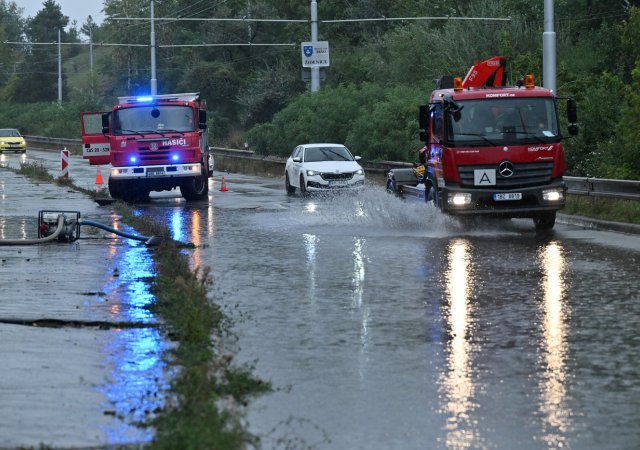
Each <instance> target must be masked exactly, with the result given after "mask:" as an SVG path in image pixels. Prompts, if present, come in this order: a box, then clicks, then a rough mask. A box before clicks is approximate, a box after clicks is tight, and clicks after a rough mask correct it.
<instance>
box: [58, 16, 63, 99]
mask: <svg viewBox="0 0 640 450" xmlns="http://www.w3.org/2000/svg"><path fill="white" fill-rule="evenodd" d="M58 103H62V50H61V43H60V28H58Z"/></svg>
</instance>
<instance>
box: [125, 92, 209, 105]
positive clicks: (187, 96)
mask: <svg viewBox="0 0 640 450" xmlns="http://www.w3.org/2000/svg"><path fill="white" fill-rule="evenodd" d="M199 97H200V93H199V92H186V93H181V94H160V95H142V96H139V95H136V96H127V97H118V103H119V104H121V105H122V104H124V103H151V102H153V101H154V100H169V101H181V102H195V101H196V100H198V99H199Z"/></svg>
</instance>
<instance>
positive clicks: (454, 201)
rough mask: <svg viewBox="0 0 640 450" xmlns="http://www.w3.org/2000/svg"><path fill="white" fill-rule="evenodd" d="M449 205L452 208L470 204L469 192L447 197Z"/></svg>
mask: <svg viewBox="0 0 640 450" xmlns="http://www.w3.org/2000/svg"><path fill="white" fill-rule="evenodd" d="M448 201H449V204H450V205H454V206H464V205H469V204H471V194H470V193H469V192H456V193H455V194H451V195H449V198H448Z"/></svg>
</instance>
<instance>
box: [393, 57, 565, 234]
mask: <svg viewBox="0 0 640 450" xmlns="http://www.w3.org/2000/svg"><path fill="white" fill-rule="evenodd" d="M505 69H506V60H505V58H504V57H502V56H495V57H493V58H490V59H487V60H486V61H482V62H478V63H476V64H475V65H473V67H471V69H470V70H469V72H468V73H467V75H466V77H465V78H464V79H462V78H460V77H457V78H453V77H450V76H449V77H442V78H441V79H440V80H438V82H437V86H436V89H435V90H434V91H433V92H432V93H431V97H430V99H429V103H428V104H426V105H421V106H420V109H419V125H420V128H421V132H420V140H421V141H424V147H423V151H424V152H423V154H424V157H422V158H421V159H422V161H421V162H422V164H420V165H416V167H414V168H400V169H392V170H390V171H389V172H388V173H387V191H389V192H392V193H395V194H397V195H400V196H402V197H404V198H413V199H419V200H421V201H427V202H432V203H433V204H434V205H435V206H437V207H438V208H439V209H440V210H442V212H444V213H447V214H450V215H454V216H458V217H460V216H474V215H476V216H477V215H484V216H495V217H506V218H518V217H519V218H531V219H533V222H534V225H535V227H536V229H539V230H546V229H551V228H553V226H554V224H555V220H556V212H557V211H558V210H560V209H561V208H563V207H564V204H565V194H566V186H565V183H564V181H563V179H562V177H563V174H564V172H565V158H564V151H563V148H562V145H561V141H562V140H563V136H562V134H561V132H560V122H559V120H558V115H557V102H558V100H560V98H559V97H557V96H556V95H555V93H554V92H552V91H550V90H548V89H545V88H542V87H539V86H535V83H534V77H533V75H526V76H525V77H524V78H523V79H522V80H520V81H518V82H517V83H516V85H514V86H506V70H505ZM563 100H566V101H567V102H566V110H567V119H568V122H569V125H568V132H569V134H570V135H576V134H577V133H578V127H577V125H576V122H577V108H576V102H575V100H574V99H572V98H564V99H563Z"/></svg>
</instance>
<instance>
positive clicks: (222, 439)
mask: <svg viewBox="0 0 640 450" xmlns="http://www.w3.org/2000/svg"><path fill="white" fill-rule="evenodd" d="M9 170H12V169H9ZM14 172H16V173H19V174H21V175H24V176H26V177H28V178H30V179H33V180H36V181H41V182H50V183H56V184H59V185H63V186H68V187H70V188H73V189H75V190H78V191H81V192H83V193H85V194H87V195H90V196H91V197H93V198H97V197H100V196H104V195H105V192H104V191H91V190H87V189H83V188H80V187H78V186H76V185H75V184H74V183H73V181H72V180H71V179H68V178H63V177H59V178H54V177H53V176H52V175H51V174H49V172H48V171H47V170H46V169H45V168H44V166H42V165H41V164H33V163H26V164H22V165H21V166H20V168H19V169H18V170H14ZM111 207H112V208H113V210H114V212H116V213H117V214H118V215H120V217H121V220H122V221H123V222H124V223H126V224H128V225H129V226H131V227H133V228H134V229H136V230H137V231H138V232H139V233H141V234H143V235H148V236H156V237H161V238H162V242H161V244H160V246H158V247H156V248H154V249H153V250H150V251H151V256H152V257H153V259H154V265H155V270H156V274H157V275H156V277H155V279H154V280H153V281H152V293H153V294H154V297H155V301H154V303H153V304H152V306H151V308H152V309H153V310H154V312H155V313H157V314H158V316H159V317H161V318H162V320H163V323H164V324H165V325H166V329H165V334H166V337H167V339H169V340H171V341H173V342H175V343H176V345H175V346H174V347H173V348H172V349H171V350H168V353H167V354H165V355H164V358H165V361H166V362H167V364H168V365H169V367H172V368H173V369H174V370H173V369H172V370H170V372H171V373H173V374H175V375H174V376H173V378H172V379H171V382H170V390H169V392H167V393H166V402H165V405H164V408H163V409H162V410H161V411H157V412H156V413H155V415H154V417H153V418H152V419H151V420H150V421H149V422H148V423H146V424H143V425H144V426H150V427H153V429H154V439H153V441H152V442H151V443H150V444H149V445H148V446H146V447H145V448H147V447H148V448H150V449H167V450H173V449H178V448H179V449H193V450H199V449H206V448H219V449H225V450H227V449H228V450H234V449H237V450H241V449H242V450H244V449H246V448H248V447H249V446H254V447H257V446H258V444H259V441H258V438H257V437H256V436H253V435H252V434H251V433H249V432H248V431H247V429H246V424H245V422H244V421H243V418H244V409H245V407H246V406H247V405H248V403H249V402H250V401H251V400H252V399H253V398H255V397H256V396H259V395H261V394H263V393H266V392H269V391H270V390H271V386H270V384H269V383H266V382H264V381H262V380H260V379H258V378H256V377H255V376H254V375H253V374H252V367H250V366H246V365H238V364H236V363H235V362H234V355H233V354H232V353H230V352H229V351H227V350H226V348H225V342H227V339H228V338H229V337H230V334H229V333H230V331H229V330H230V327H231V320H232V319H231V318H230V317H228V316H227V315H226V314H224V312H223V311H222V310H221V309H220V307H219V306H218V305H216V304H215V303H214V302H212V301H211V299H209V298H208V295H207V293H208V292H209V288H210V287H211V285H212V278H211V275H210V272H209V268H207V267H196V268H194V269H192V268H191V267H190V265H189V257H188V254H186V253H185V247H186V248H188V247H189V245H185V244H184V243H180V242H176V241H173V240H172V239H171V235H170V232H169V230H168V229H167V228H166V226H165V225H164V224H161V223H158V222H154V221H152V220H149V219H148V218H147V217H145V216H143V215H140V214H137V213H136V210H135V206H131V205H128V204H125V203H122V202H116V203H114V204H113V205H112V206H111Z"/></svg>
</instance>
